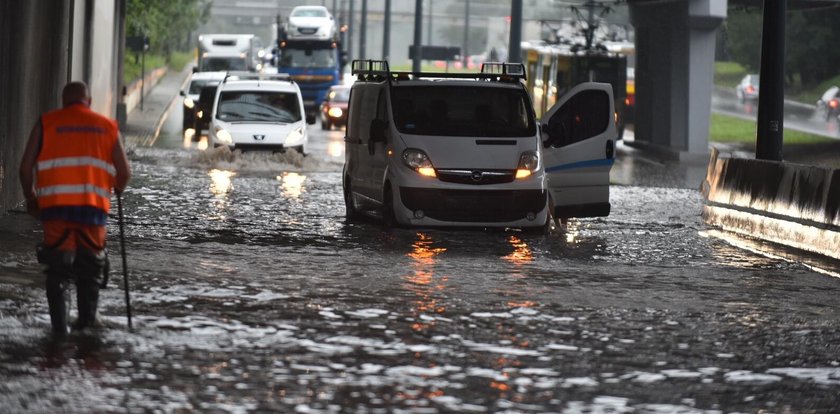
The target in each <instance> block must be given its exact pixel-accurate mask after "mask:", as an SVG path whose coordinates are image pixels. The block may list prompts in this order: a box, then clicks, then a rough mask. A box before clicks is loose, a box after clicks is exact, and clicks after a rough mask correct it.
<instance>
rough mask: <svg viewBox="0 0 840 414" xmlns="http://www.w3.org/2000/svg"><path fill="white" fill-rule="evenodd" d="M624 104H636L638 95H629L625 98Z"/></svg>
mask: <svg viewBox="0 0 840 414" xmlns="http://www.w3.org/2000/svg"><path fill="white" fill-rule="evenodd" d="M624 105H627V106H634V105H636V95H627V97H626V98H624Z"/></svg>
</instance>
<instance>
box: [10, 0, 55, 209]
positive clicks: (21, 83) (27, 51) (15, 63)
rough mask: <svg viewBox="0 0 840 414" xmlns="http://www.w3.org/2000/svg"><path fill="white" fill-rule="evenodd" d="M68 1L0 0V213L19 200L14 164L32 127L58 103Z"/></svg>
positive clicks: (21, 198) (17, 160)
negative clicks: (1, 0) (41, 115)
mask: <svg viewBox="0 0 840 414" xmlns="http://www.w3.org/2000/svg"><path fill="white" fill-rule="evenodd" d="M71 3H72V1H71V0H56V1H50V2H43V1H4V2H0V90H2V91H3V99H0V208H2V210H0V214H6V211H7V210H8V209H11V208H13V207H15V206H17V205H18V204H20V202H22V201H23V194H22V193H21V191H20V184H19V177H18V167H19V164H20V158H21V156H22V154H23V148H24V146H25V145H26V140H27V139H28V137H29V132H30V131H31V129H32V126H33V125H34V124H35V122H36V121H37V120H38V117H39V116H40V114H41V113H43V112H45V111H49V110H52V109H56V108H58V107H59V105H60V97H61V88H62V87H63V86H64V83H65V82H66V80H67V73H68V66H67V61H68V45H69V43H68V38H69V37H70V36H69V30H70V23H69V21H70V4H71Z"/></svg>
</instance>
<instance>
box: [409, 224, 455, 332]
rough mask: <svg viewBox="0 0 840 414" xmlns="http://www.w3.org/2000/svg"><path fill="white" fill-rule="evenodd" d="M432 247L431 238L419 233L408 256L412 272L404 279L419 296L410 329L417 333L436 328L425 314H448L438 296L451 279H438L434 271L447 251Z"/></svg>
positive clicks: (410, 289) (442, 248)
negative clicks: (440, 256) (431, 327)
mask: <svg viewBox="0 0 840 414" xmlns="http://www.w3.org/2000/svg"><path fill="white" fill-rule="evenodd" d="M433 244H434V241H433V240H432V237H431V236H430V235H428V234H426V233H423V232H418V233H417V240H416V241H415V242H414V243H412V245H411V247H412V250H411V251H410V252H409V253H408V254H407V256H408V257H410V258H411V259H412V262H411V267H412V268H413V271H412V272H410V273H409V274H408V275H406V276H405V280H406V282H407V283H405V288H406V289H407V290H409V291H411V292H413V293H414V294H415V295H416V296H417V299H416V300H415V301H414V307H413V309H412V314H413V316H414V318H415V323H414V324H412V326H411V328H412V329H413V330H415V331H422V330H425V329H428V328H429V327H430V326H433V325H434V318H431V317H428V316H427V317H425V318H424V317H423V316H424V315H425V314H428V313H437V314H441V313H444V312H446V306H445V305H444V304H441V303H438V300H437V298H436V297H435V294H436V293H438V292H441V291H443V290H444V289H445V288H446V282H447V281H448V277H445V276H443V277H438V278H436V277H435V274H434V271H433V269H434V267H435V264H436V262H437V260H436V257H437V256H438V255H440V254H441V253H443V252H445V251H446V248H445V247H434V246H433Z"/></svg>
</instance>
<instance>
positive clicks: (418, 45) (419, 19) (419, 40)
mask: <svg viewBox="0 0 840 414" xmlns="http://www.w3.org/2000/svg"><path fill="white" fill-rule="evenodd" d="M422 50H423V0H414V59H413V60H412V62H411V70H412V71H413V72H420V62H421V59H420V58H421V55H420V52H421V51H422Z"/></svg>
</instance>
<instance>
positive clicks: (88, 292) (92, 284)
mask: <svg viewBox="0 0 840 414" xmlns="http://www.w3.org/2000/svg"><path fill="white" fill-rule="evenodd" d="M76 299H77V302H78V304H79V319H78V320H77V321H76V323H74V324H73V330H75V331H79V330H84V329H87V328H91V327H94V326H95V325H96V308H97V306H98V305H99V284H98V283H97V282H96V281H95V280H91V279H90V278H83V277H79V280H78V281H77V282H76Z"/></svg>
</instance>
